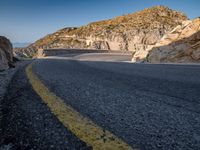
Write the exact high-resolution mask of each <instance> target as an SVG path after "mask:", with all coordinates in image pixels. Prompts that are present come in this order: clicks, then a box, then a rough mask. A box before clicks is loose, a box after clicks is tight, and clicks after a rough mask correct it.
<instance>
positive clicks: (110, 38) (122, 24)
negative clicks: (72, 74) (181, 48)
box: [24, 6, 187, 55]
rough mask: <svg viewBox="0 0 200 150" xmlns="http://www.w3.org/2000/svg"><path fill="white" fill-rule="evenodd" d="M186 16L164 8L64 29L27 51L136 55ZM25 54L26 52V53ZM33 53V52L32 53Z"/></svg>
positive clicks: (36, 43) (154, 8)
mask: <svg viewBox="0 0 200 150" xmlns="http://www.w3.org/2000/svg"><path fill="white" fill-rule="evenodd" d="M184 20H187V17H186V16H185V15H184V14H182V13H180V12H177V11H174V10H171V9H169V8H167V7H164V6H155V7H152V8H148V9H145V10H143V11H140V12H137V13H133V14H128V15H124V16H119V17H116V18H114V19H110V20H105V21H100V22H94V23H90V24H88V25H86V26H82V27H80V28H65V29H62V30H59V31H57V32H55V33H53V34H50V35H47V36H46V37H44V38H42V39H40V40H38V41H36V42H35V43H34V44H32V45H30V46H29V47H27V49H26V51H27V52H31V53H29V54H31V55H33V53H34V52H36V51H37V50H38V49H53V48H56V49H59V48H77V49H103V50H124V51H133V52H137V51H140V50H145V49H147V48H149V47H151V46H152V45H154V44H155V43H156V42H157V41H158V40H159V39H160V38H161V37H163V35H164V34H165V33H167V32H169V31H170V30H172V29H173V28H174V27H176V26H177V25H180V24H181V23H182V22H183V21H184ZM26 51H24V52H26ZM32 52H33V53H32Z"/></svg>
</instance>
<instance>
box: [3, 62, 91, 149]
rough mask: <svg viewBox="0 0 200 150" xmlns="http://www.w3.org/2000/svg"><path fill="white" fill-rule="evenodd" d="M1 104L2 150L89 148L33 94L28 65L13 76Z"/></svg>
mask: <svg viewBox="0 0 200 150" xmlns="http://www.w3.org/2000/svg"><path fill="white" fill-rule="evenodd" d="M1 104H2V120H1V124H0V128H1V129H2V133H1V134H0V149H13V150H15V149H20V150H26V149H37V150H38V149H59V150H65V149H70V150H76V149H79V150H85V149H86V150H87V149H90V147H88V146H87V145H86V144H85V143H83V142H82V141H80V140H79V139H78V138H77V137H76V136H74V135H73V134H72V133H71V132H70V131H68V130H67V129H66V128H65V127H64V126H63V125H62V124H61V123H60V122H59V120H58V119H57V118H56V117H55V116H54V115H53V114H52V113H51V111H50V110H49V108H48V107H47V106H46V104H45V103H43V102H42V100H41V99H40V97H39V96H38V95H37V94H36V93H35V92H34V91H33V89H32V87H31V85H30V84H29V82H28V79H27V77H26V74H25V66H22V67H20V68H19V69H18V70H17V71H16V73H15V74H14V78H13V79H12V80H11V82H10V84H9V86H8V90H7V93H6V95H5V97H4V99H3V100H2V101H1Z"/></svg>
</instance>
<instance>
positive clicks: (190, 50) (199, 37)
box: [140, 18, 200, 63]
mask: <svg viewBox="0 0 200 150" xmlns="http://www.w3.org/2000/svg"><path fill="white" fill-rule="evenodd" d="M147 51H149V52H148V54H147V57H146V58H144V61H146V62H150V63H174V62H176V63H194V62H198V63H199V62H200V18H197V19H194V20H191V21H184V22H183V23H182V24H181V25H179V26H177V27H176V28H175V29H173V30H172V31H171V32H170V33H168V34H166V35H165V36H164V37H163V38H162V39H161V40H160V41H159V42H158V43H157V44H155V46H154V47H153V48H151V49H149V50H147ZM142 58H143V56H142V57H141V56H140V59H141V60H142Z"/></svg>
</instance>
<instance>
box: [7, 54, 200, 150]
mask: <svg viewBox="0 0 200 150" xmlns="http://www.w3.org/2000/svg"><path fill="white" fill-rule="evenodd" d="M111 58H112V61H108V60H110V59H111ZM129 59H130V56H129V55H119V54H90V55H84V56H73V57H72V56H70V57H67V56H65V57H64V56H63V57H51V58H46V59H41V60H35V63H34V65H33V70H34V73H35V74H36V75H38V77H39V78H40V79H41V80H42V81H43V82H44V84H45V85H46V86H47V87H48V88H49V89H50V91H52V92H53V93H55V94H56V95H57V96H58V97H60V98H62V99H63V100H64V102H65V103H66V104H68V105H70V106H72V107H73V108H74V109H75V110H77V111H78V112H79V113H81V114H82V115H83V116H85V117H87V118H89V119H90V120H92V121H93V122H95V123H96V124H97V125H99V126H101V127H102V128H104V129H106V130H108V131H111V132H112V133H114V134H115V135H116V136H117V137H120V138H121V139H123V140H124V141H125V142H126V143H128V144H129V145H130V146H132V147H134V148H139V149H144V150H146V149H147V150H149V149H151V150H152V149H166V150H168V149H174V150H176V149H181V150H182V149H185V150H189V149H193V150H194V149H195V150H197V149H200V79H199V77H200V66H199V65H151V64H132V63H129V62H126V61H128V60H129ZM122 61H124V62H122ZM12 82H13V83H12V84H13V85H14V86H10V90H9V93H8V95H7V97H6V100H5V104H4V105H5V106H4V109H3V110H4V116H5V117H4V138H5V139H6V140H4V141H3V142H4V144H5V143H7V144H8V143H13V145H14V146H16V145H17V146H18V147H20V148H24V149H25V148H27V147H28V146H29V148H33V147H34V148H37V149H51V148H52V149H66V148H67V149H90V147H88V146H87V145H86V144H85V143H84V142H83V141H80V140H79V139H78V137H76V136H74V135H73V133H71V132H70V131H69V130H68V129H66V128H64V127H63V126H62V124H60V123H59V121H58V120H57V119H56V117H55V116H54V115H52V114H51V112H50V110H49V109H48V108H47V106H46V105H45V104H44V103H42V102H41V100H40V97H38V96H37V95H36V94H35V93H34V91H33V90H32V89H31V86H30V84H29V83H28V81H27V79H26V75H25V73H24V68H23V69H21V70H20V71H19V72H18V74H17V75H16V78H15V80H13V81H12ZM20 93H21V94H20ZM22 93H23V94H22ZM10 101H11V102H12V105H10ZM11 109H12V112H9V113H8V111H9V110H11ZM16 112H17V113H16ZM16 114H19V115H17V117H16ZM11 118H12V119H11ZM11 120H12V122H11ZM24 120H25V121H24ZM17 124H19V125H17ZM5 126H8V127H9V128H8V129H6V128H7V127H6V128H5ZM16 128H17V129H16ZM22 133H23V134H22ZM27 133H28V134H27ZM8 135H9V136H8ZM19 139H20V140H19ZM20 142H21V144H19V143H20ZM30 143H31V144H30Z"/></svg>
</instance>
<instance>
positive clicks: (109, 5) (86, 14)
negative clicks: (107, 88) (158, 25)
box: [0, 0, 200, 42]
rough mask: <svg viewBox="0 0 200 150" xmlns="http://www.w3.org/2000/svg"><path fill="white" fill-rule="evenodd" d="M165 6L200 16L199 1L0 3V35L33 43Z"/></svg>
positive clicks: (11, 0)
mask: <svg viewBox="0 0 200 150" xmlns="http://www.w3.org/2000/svg"><path fill="white" fill-rule="evenodd" d="M155 5H165V6H168V7H170V8H172V9H175V10H178V11H182V12H184V13H185V14H187V16H188V17H189V18H191V19H192V18H196V17H199V16H200V8H199V6H200V0H0V35H4V36H7V37H8V38H10V39H11V41H12V42H33V41H35V40H37V39H39V38H41V37H43V36H44V35H46V34H49V33H52V32H55V31H56V30H58V29H61V28H64V27H72V26H81V25H85V24H88V23H89V22H94V21H98V20H104V19H109V18H113V17H115V16H119V15H123V14H128V13H133V12H136V11H138V10H142V9H144V8H147V7H151V6H155Z"/></svg>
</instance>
